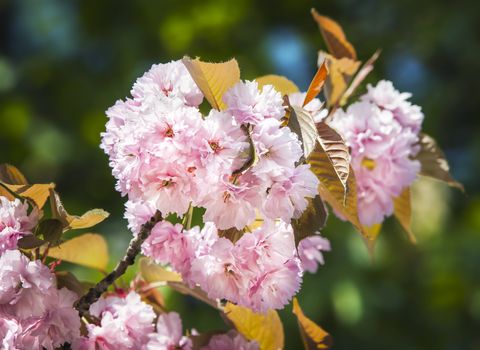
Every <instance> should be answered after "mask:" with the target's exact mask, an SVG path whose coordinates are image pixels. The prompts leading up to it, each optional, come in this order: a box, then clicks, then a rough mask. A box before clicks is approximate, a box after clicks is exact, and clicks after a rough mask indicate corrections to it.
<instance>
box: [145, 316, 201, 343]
mask: <svg viewBox="0 0 480 350" xmlns="http://www.w3.org/2000/svg"><path fill="white" fill-rule="evenodd" d="M192 346H193V344H192V341H191V340H190V339H189V338H188V337H186V336H184V335H183V331H182V320H181V319H180V316H179V315H178V314H177V313H176V312H169V313H166V314H161V315H160V316H158V320H157V330H156V332H154V333H150V334H149V341H148V343H147V344H146V345H145V347H144V349H145V350H170V349H178V350H191V349H192Z"/></svg>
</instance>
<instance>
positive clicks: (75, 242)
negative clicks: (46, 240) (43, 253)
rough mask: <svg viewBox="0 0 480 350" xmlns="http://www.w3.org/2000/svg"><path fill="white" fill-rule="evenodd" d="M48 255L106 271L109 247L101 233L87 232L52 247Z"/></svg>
mask: <svg viewBox="0 0 480 350" xmlns="http://www.w3.org/2000/svg"><path fill="white" fill-rule="evenodd" d="M48 256H50V257H52V258H55V259H59V260H64V261H68V262H71V263H74V264H77V265H82V266H87V267H91V268H94V269H98V270H102V271H104V270H105V268H106V267H107V264H108V247H107V242H106V241H105V239H104V238H103V237H102V236H101V235H99V234H96V233H86V234H84V235H81V236H78V237H75V238H72V239H70V240H68V241H66V242H64V243H62V244H60V245H59V246H57V247H54V248H50V249H49V250H48Z"/></svg>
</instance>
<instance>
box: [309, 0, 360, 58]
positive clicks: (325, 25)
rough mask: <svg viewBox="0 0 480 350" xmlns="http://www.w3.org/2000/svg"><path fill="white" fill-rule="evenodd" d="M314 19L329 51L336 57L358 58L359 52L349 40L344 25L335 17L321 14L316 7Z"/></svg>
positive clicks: (313, 10) (313, 13)
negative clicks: (343, 28)
mask: <svg viewBox="0 0 480 350" xmlns="http://www.w3.org/2000/svg"><path fill="white" fill-rule="evenodd" d="M311 12H312V16H313V19H314V20H315V22H317V24H318V27H319V28H320V32H321V33H322V36H323V39H324V40H325V43H326V45H327V47H328V51H329V52H330V53H331V54H332V55H333V56H335V57H336V58H343V57H346V58H351V59H353V60H356V59H357V53H356V52H355V48H354V47H353V45H352V44H350V42H349V41H348V40H347V38H346V36H345V33H344V32H343V30H342V27H340V25H339V24H338V23H337V22H335V21H334V20H333V19H331V18H328V17H325V16H322V15H320V14H319V13H318V12H317V11H316V10H315V9H312V10H311Z"/></svg>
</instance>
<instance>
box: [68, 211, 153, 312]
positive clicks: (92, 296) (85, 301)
mask: <svg viewBox="0 0 480 350" xmlns="http://www.w3.org/2000/svg"><path fill="white" fill-rule="evenodd" d="M161 220H162V214H161V213H160V212H159V211H157V212H156V213H155V215H154V216H153V217H152V218H151V219H150V220H149V221H148V222H146V223H145V224H144V225H143V226H142V229H141V230H140V232H139V233H138V235H137V236H136V237H134V238H133V239H132V240H131V241H130V244H129V246H128V249H127V251H126V253H125V256H124V257H123V259H122V260H120V262H119V263H118V264H117V266H116V267H115V269H114V270H113V271H112V272H110V273H109V274H108V275H107V276H105V277H104V278H103V279H102V280H101V281H100V282H98V283H97V284H96V285H95V286H94V287H92V288H90V290H89V291H88V292H87V293H86V294H85V295H84V296H82V297H81V298H80V299H79V300H78V301H77V303H76V305H75V308H76V309H77V310H78V313H79V314H80V316H84V315H86V314H88V310H89V308H90V305H92V304H93V303H94V302H96V301H97V300H98V298H100V296H101V295H102V294H103V293H104V292H105V291H106V290H107V289H108V287H109V286H110V285H111V284H112V283H113V282H115V280H116V279H117V278H119V277H120V276H122V275H123V274H124V273H125V271H126V270H127V268H128V267H129V266H130V265H133V263H134V262H135V257H136V256H137V255H138V254H139V253H140V249H141V246H142V243H143V242H144V241H145V240H146V239H147V238H148V236H149V235H150V232H151V231H152V228H153V227H154V226H155V224H156V223H157V222H159V221H161Z"/></svg>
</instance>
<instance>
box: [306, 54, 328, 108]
mask: <svg viewBox="0 0 480 350" xmlns="http://www.w3.org/2000/svg"><path fill="white" fill-rule="evenodd" d="M327 74H328V69H327V65H326V62H323V63H322V64H321V65H320V68H318V70H317V73H315V76H314V77H313V79H312V81H311V83H310V86H309V87H308V90H307V94H306V96H305V100H304V101H303V107H305V106H306V105H307V104H308V103H309V102H310V101H312V100H313V99H314V98H315V97H317V96H318V94H319V93H320V91H321V90H322V87H323V85H324V84H325V79H327Z"/></svg>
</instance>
